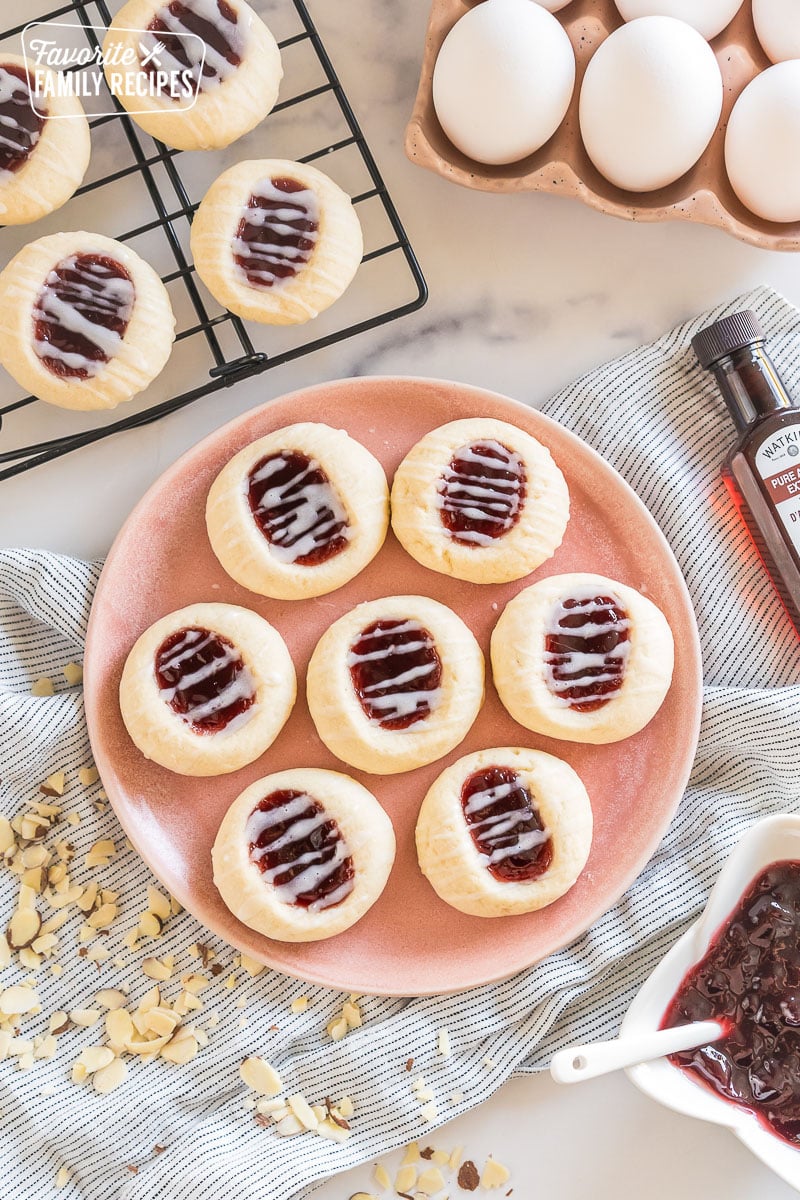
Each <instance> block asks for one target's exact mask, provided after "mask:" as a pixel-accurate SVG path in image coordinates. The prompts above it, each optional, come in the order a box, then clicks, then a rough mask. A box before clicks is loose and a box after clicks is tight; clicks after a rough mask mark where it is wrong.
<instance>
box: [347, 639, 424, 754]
mask: <svg viewBox="0 0 800 1200" xmlns="http://www.w3.org/2000/svg"><path fill="white" fill-rule="evenodd" d="M403 633H414V634H419V635H420V636H419V637H418V638H417V639H416V640H415V641H410V642H404V643H403V644H402V645H398V644H397V643H396V642H394V641H390V643H389V645H388V646H384V647H382V648H380V649H378V650H367V651H365V652H362V653H360V654H357V653H356V651H355V650H354V649H352V647H351V649H350V650H349V651H348V653H347V665H348V667H355V666H359V665H361V664H362V663H367V662H380V661H383V660H391V659H393V658H396V659H398V660H399V662H402V659H403V657H404V656H406V655H408V654H414V653H416V652H417V651H418V650H428V649H430V648H431V647H432V642H431V639H430V635H428V634H427V633H426V631H425V630H424V629H423V628H422V626H421V625H420V624H419V622H418V621H404V622H403V623H402V624H401V625H398V626H397V627H396V628H394V629H390V630H385V629H384V630H380V629H379V630H375V631H374V632H373V633H369V634H367V633H361V634H360V635H359V636H358V638H357V639H356V641H357V642H358V643H359V644H363V643H364V642H372V641H378V640H384V639H386V638H390V639H394V638H396V637H397V636H398V635H400V634H403ZM398 665H399V664H398ZM436 667H437V663H436V662H435V661H434V662H427V663H420V664H419V665H417V666H413V667H409V668H408V669H407V670H405V671H403V670H399V671H398V672H397V674H396V675H393V674H392V673H391V671H389V672H387V673H386V677H385V678H383V679H381V680H380V681H379V682H377V683H372V684H369V685H368V686H367V687H365V688H364V689H363V695H364V699H365V701H366V703H367V705H368V707H369V708H370V709H371V710H372V712H373V713H377V714H378V715H377V716H371V717H370V718H369V720H370V722H371V724H373V725H383V724H384V723H385V722H387V721H394V720H400V719H403V718H405V717H410V716H412V715H413V714H414V713H415V712H416V711H417V709H418V708H424V707H425V706H426V705H427V709H426V711H424V712H423V714H422V716H421V717H420V719H419V721H414V722H413V723H412V724H411V725H407V726H406V727H405V729H401V730H398V731H397V732H400V733H407V732H409V731H411V730H413V729H415V728H416V727H417V726H419V725H421V724H422V722H423V721H424V720H425V718H426V717H428V716H429V715H430V713H432V712H433V710H434V709H435V708H436V707H437V706H438V704H439V702H440V700H441V696H442V689H441V688H440V687H436V688H432V687H428V688H426V687H420V688H418V689H412V690H410V691H401V690H400V689H401V688H402V687H403V686H404V685H405V684H407V683H411V682H413V681H414V680H420V681H422V680H423V679H425V678H426V676H428V675H431V674H433V673H434V672H435V670H436ZM387 689H388V690H387ZM383 691H385V692H386V695H384V696H379V695H377V693H378V692H383Z"/></svg>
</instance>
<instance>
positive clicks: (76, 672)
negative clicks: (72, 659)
mask: <svg viewBox="0 0 800 1200" xmlns="http://www.w3.org/2000/svg"><path fill="white" fill-rule="evenodd" d="M64 678H65V679H66V681H67V683H68V684H69V686H70V687H75V686H76V684H79V683H82V682H83V667H82V666H81V665H80V663H67V665H66V666H65V667H64Z"/></svg>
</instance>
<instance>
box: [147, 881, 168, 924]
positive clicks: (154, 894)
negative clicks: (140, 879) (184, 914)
mask: <svg viewBox="0 0 800 1200" xmlns="http://www.w3.org/2000/svg"><path fill="white" fill-rule="evenodd" d="M147 905H148V908H149V909H150V912H152V913H155V915H156V916H157V917H159V918H160V919H161V920H162V921H166V920H167V918H168V917H169V915H170V904H169V897H168V896H165V895H164V894H163V893H162V892H160V891H159V890H158V888H154V887H148V889H147Z"/></svg>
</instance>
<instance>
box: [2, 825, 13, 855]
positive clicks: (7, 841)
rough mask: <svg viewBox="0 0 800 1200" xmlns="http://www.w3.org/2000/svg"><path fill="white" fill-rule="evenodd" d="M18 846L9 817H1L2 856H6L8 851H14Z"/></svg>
mask: <svg viewBox="0 0 800 1200" xmlns="http://www.w3.org/2000/svg"><path fill="white" fill-rule="evenodd" d="M15 845H16V838H15V837H14V830H13V829H12V828H11V822H10V821H9V820H8V818H7V817H0V854H5V852H6V851H7V850H12V849H13V848H14V846H15Z"/></svg>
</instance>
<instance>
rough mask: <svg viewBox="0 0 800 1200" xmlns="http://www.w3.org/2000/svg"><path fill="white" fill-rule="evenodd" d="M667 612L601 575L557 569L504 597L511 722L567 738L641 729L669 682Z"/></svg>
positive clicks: (505, 687) (499, 632) (501, 630)
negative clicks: (563, 572)
mask: <svg viewBox="0 0 800 1200" xmlns="http://www.w3.org/2000/svg"><path fill="white" fill-rule="evenodd" d="M673 659H674V647H673V640H672V632H671V630H670V627H669V625H668V624H667V621H666V618H665V617H664V614H663V613H662V612H661V610H660V609H659V608H657V607H656V606H655V604H653V602H652V600H647V599H646V598H645V597H644V596H642V595H641V594H640V593H639V592H637V591H635V590H634V589H633V588H631V587H626V586H625V585H624V584H622V583H617V582H615V581H614V580H613V579H606V578H605V577H604V576H602V575H588V574H575V575H553V576H551V577H550V578H549V579H542V580H541V581H540V582H539V583H535V584H533V585H532V586H531V587H529V588H526V589H525V591H523V592H520V594H519V595H518V596H515V597H514V599H513V600H511V601H510V602H509V604H507V605H506V608H505V611H504V612H503V614H502V616H501V617H500V620H499V621H498V622H497V625H496V626H495V629H494V633H493V634H492V668H493V671H494V683H495V687H496V688H497V693H498V695H499V697H500V699H501V701H502V702H503V704H504V705H505V707H506V708H507V709H508V711H509V713H510V714H511V716H512V717H513V718H514V720H515V721H519V723H520V725H524V726H525V728H526V729H532V730H533V731H534V733H544V734H547V735H548V736H549V737H555V738H563V739H564V740H565V741H568V742H591V743H593V744H595V745H601V744H604V743H606V742H619V741H622V739H623V738H627V737H630V736H631V735H632V734H634V733H638V732H639V730H640V729H643V728H644V727H645V725H646V724H647V723H648V721H650V720H651V719H652V718H653V717H654V716H655V714H656V713H657V712H658V710H659V708H660V707H661V704H662V703H663V700H664V697H665V696H666V694H667V692H668V691H669V686H670V683H671V681H672V667H673Z"/></svg>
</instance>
